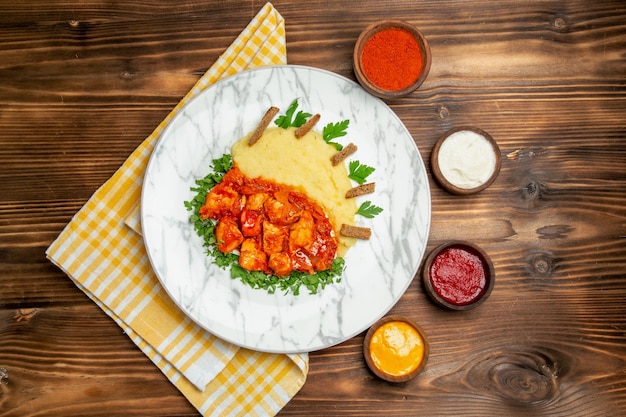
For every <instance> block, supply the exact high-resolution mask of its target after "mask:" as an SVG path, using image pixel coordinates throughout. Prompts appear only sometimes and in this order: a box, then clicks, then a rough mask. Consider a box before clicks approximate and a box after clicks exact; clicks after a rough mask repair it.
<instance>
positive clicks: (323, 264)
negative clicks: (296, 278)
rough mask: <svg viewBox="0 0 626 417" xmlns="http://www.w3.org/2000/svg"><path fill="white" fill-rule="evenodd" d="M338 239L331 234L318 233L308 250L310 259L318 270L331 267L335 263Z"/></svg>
mask: <svg viewBox="0 0 626 417" xmlns="http://www.w3.org/2000/svg"><path fill="white" fill-rule="evenodd" d="M336 251H337V241H336V240H335V239H334V238H332V237H331V236H330V235H326V236H324V235H322V234H320V233H317V234H316V236H315V239H314V240H313V243H312V244H311V247H310V248H309V250H308V254H309V259H310V260H311V263H312V264H313V266H314V267H315V270H317V271H323V270H326V269H329V268H330V267H331V266H332V265H333V260H334V259H335V253H336Z"/></svg>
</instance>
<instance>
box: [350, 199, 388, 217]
mask: <svg viewBox="0 0 626 417" xmlns="http://www.w3.org/2000/svg"><path fill="white" fill-rule="evenodd" d="M382 211H383V209H382V208H381V207H378V206H375V205H373V204H372V202H371V201H365V202H363V204H361V205H360V206H359V209H358V210H357V211H356V214H360V215H361V216H363V217H367V218H368V219H372V218H374V216H376V215H378V214H380V213H381V212H382Z"/></svg>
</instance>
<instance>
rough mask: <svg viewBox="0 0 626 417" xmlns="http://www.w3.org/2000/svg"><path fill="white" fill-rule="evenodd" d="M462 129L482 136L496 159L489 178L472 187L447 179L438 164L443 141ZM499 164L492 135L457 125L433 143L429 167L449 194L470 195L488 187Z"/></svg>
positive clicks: (498, 151) (500, 160)
mask: <svg viewBox="0 0 626 417" xmlns="http://www.w3.org/2000/svg"><path fill="white" fill-rule="evenodd" d="M463 131H470V132H474V133H476V134H478V135H480V136H482V137H484V138H485V139H486V140H487V142H489V143H490V144H491V149H492V150H493V153H494V155H495V159H496V163H495V167H494V169H493V171H492V173H491V175H490V176H489V178H487V179H486V180H485V181H484V182H483V183H482V184H480V185H478V186H475V187H472V188H464V187H461V186H459V185H457V184H453V183H452V182H451V181H449V180H448V178H446V177H445V175H444V174H443V172H442V170H441V167H440V165H439V155H440V150H441V146H442V145H443V143H444V142H445V141H446V140H447V139H448V138H449V137H450V136H452V135H453V134H455V133H458V132H463ZM501 165H502V157H501V155H500V148H499V147H498V144H497V143H496V141H495V140H494V139H493V137H491V135H490V134H489V133H487V132H485V131H484V130H482V129H479V128H476V127H457V128H454V129H451V130H448V131H447V132H446V133H445V134H444V135H443V136H442V137H441V138H440V139H439V140H438V141H437V143H435V146H434V147H433V150H432V152H431V154H430V167H431V169H432V173H433V177H434V178H435V180H436V181H437V183H439V185H440V186H441V187H442V188H443V189H444V190H446V191H448V192H449V193H451V194H456V195H470V194H474V193H477V192H479V191H482V190H484V189H485V188H487V187H489V186H490V185H491V184H492V183H493V182H494V181H495V179H496V177H497V176H498V173H499V172H500V166H501Z"/></svg>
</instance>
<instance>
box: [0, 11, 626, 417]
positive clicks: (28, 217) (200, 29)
mask: <svg viewBox="0 0 626 417" xmlns="http://www.w3.org/2000/svg"><path fill="white" fill-rule="evenodd" d="M263 4H264V1H219V2H218V1H208V0H204V1H186V2H179V4H174V3H172V2H168V1H136V2H104V1H97V0H94V1H80V2H61V1H57V2H49V1H42V0H33V1H29V2H18V1H10V0H0V10H2V13H1V14H0V415H2V416H17V415H20V416H24V415H32V416H34V415H38V416H39V415H46V416H49V415H62V416H88V415H89V416H95V415H103V416H104V415H106V416H112V415H125V416H129V415H137V416H139V415H152V416H173V415H180V416H182V415H197V412H196V410H195V409H194V408H193V407H192V406H191V405H190V404H189V403H188V402H187V400H186V399H185V398H184V397H183V396H182V395H181V394H180V393H179V392H178V391H177V389H176V388H175V387H174V386H172V385H171V384H170V382H169V381H168V380H167V379H166V378H165V377H164V376H163V375H162V374H161V372H160V371H159V370H158V368H156V367H155V366H154V365H153V364H152V363H151V362H150V361H149V360H148V359H147V358H146V357H145V356H144V355H143V354H142V353H141V352H140V351H139V350H138V349H137V348H136V347H135V345H134V344H133V343H132V342H131V341H130V340H129V338H128V337H127V336H126V335H124V334H123V333H122V332H121V330H120V328H119V327H118V326H117V325H116V324H115V323H114V322H113V321H112V320H111V319H109V318H108V316H106V315H105V314H104V313H103V312H102V311H101V310H100V308H99V307H97V306H96V305H95V304H94V303H92V302H91V301H90V300H89V299H88V298H87V297H86V296H85V295H84V294H83V293H82V292H81V291H80V290H79V289H77V288H76V286H75V285H74V284H73V283H72V282H71V281H70V280H69V279H68V278H67V276H66V275H65V274H64V273H63V272H62V271H60V270H59V269H57V268H56V267H54V266H53V265H52V264H51V263H49V262H48V261H47V260H46V258H45V255H44V250H45V249H46V248H47V247H48V245H49V244H50V243H51V242H52V241H53V239H54V238H55V237H56V236H57V235H58V234H59V232H60V231H61V230H62V228H63V227H64V226H65V225H66V224H67V223H68V222H69V220H70V219H71V217H72V215H73V214H74V213H76V212H77V211H78V210H79V209H80V208H81V206H82V205H83V204H84V203H85V202H86V201H87V199H88V198H89V197H90V196H91V194H92V193H93V192H94V191H95V190H96V189H97V188H98V187H99V186H100V185H101V184H103V183H104V182H105V181H106V180H107V179H108V178H109V177H110V176H111V175H112V174H113V172H114V171H115V170H116V169H117V168H118V167H119V166H120V165H121V164H122V162H123V161H124V160H125V159H126V158H127V157H128V155H129V154H130V153H131V152H132V151H133V150H134V149H135V147H137V146H138V145H139V144H140V143H141V141H142V140H143V139H144V138H145V137H146V136H147V135H148V134H149V133H151V131H152V130H153V129H154V128H155V127H156V126H157V125H158V123H159V122H160V121H161V120H162V119H163V118H164V117H165V116H166V115H167V113H168V112H169V111H170V110H171V109H172V108H173V107H174V106H175V105H176V103H177V102H178V101H179V100H180V99H181V98H182V97H183V95H184V94H185V93H186V92H187V91H188V90H189V88H190V87H191V86H192V85H193V83H194V82H195V81H196V80H197V79H198V78H199V76H200V75H201V74H202V73H203V72H204V71H205V70H206V69H207V68H208V67H209V66H210V65H211V64H212V63H213V62H214V61H215V59H216V58H217V57H218V56H219V54H220V53H222V52H223V51H224V49H225V48H226V47H227V46H228V45H229V44H230V43H231V42H232V40H233V39H234V38H235V37H236V36H237V35H238V34H239V32H240V31H241V30H242V29H243V28H244V27H245V25H246V24H247V23H248V22H249V21H250V19H251V18H252V17H253V16H254V14H256V12H257V11H258V10H259V9H260V8H261V7H262V6H263ZM274 6H275V7H276V8H277V9H278V11H279V12H280V13H281V14H282V15H283V16H284V18H285V20H286V28H287V48H288V59H289V62H290V63H291V64H300V65H310V66H314V67H320V68H324V69H328V70H330V71H334V72H336V73H338V74H341V75H344V76H346V77H349V78H352V79H353V78H354V75H353V72H352V64H351V53H352V48H353V46H354V43H355V40H356V38H357V36H358V34H359V33H360V31H361V30H362V29H363V28H364V27H365V26H366V25H367V24H369V23H371V22H373V21H374V20H377V19H380V18H403V19H405V20H408V21H410V22H411V23H414V24H415V25H417V26H418V27H419V28H420V29H421V30H422V31H423V32H424V33H425V35H426V36H427V38H428V40H429V42H430V46H431V49H432V54H433V64H432V68H431V72H430V76H429V77H428V79H427V81H426V83H425V84H424V85H423V86H422V88H421V89H420V90H418V91H417V92H415V93H414V94H412V95H411V96H409V97H407V98H404V99H400V100H396V101H393V102H389V103H388V104H389V105H390V106H391V108H392V109H393V110H394V111H395V112H396V113H397V114H398V116H399V117H400V118H401V119H402V120H403V122H404V123H405V124H406V126H407V128H408V129H409V131H410V132H411V134H412V135H413V137H414V139H415V141H416V143H417V145H418V147H419V150H420V153H421V155H422V157H423V159H424V161H425V162H426V163H427V164H428V161H429V156H430V155H429V154H430V151H431V149H432V146H433V144H434V142H435V141H436V139H437V138H438V137H439V136H440V135H441V134H442V133H443V132H445V131H446V130H447V129H449V128H452V127H455V126H459V125H466V124H470V125H474V126H478V127H481V128H483V129H485V130H487V131H488V132H490V133H491V134H492V135H493V136H494V137H495V138H496V140H497V141H498V143H499V145H500V148H501V151H502V159H503V163H502V170H501V172H500V175H499V177H498V179H497V180H496V182H495V183H494V184H493V185H492V186H491V187H490V188H488V189H487V190H485V191H484V192H482V193H480V194H478V195H475V196H472V197H457V196H452V195H450V194H447V193H446V192H444V191H443V190H442V189H440V188H439V187H438V186H437V185H436V183H434V182H432V179H431V190H432V191H431V192H432V226H431V231H430V239H429V243H428V250H431V249H433V248H434V247H435V246H436V245H438V244H440V243H442V242H444V241H446V240H449V239H459V238H462V239H466V240H469V241H472V242H474V243H476V244H478V245H480V246H481V247H482V248H483V249H485V250H486V251H487V252H488V254H489V255H490V256H491V258H492V261H493V263H494V266H495V270H496V273H497V282H496V287H495V289H494V291H493V293H492V295H491V297H490V299H489V300H488V301H487V302H486V303H485V304H483V305H482V306H480V307H479V308H478V309H476V310H472V311H469V312H461V313H459V312H447V311H443V310H442V309H440V308H438V307H436V306H434V305H433V304H432V303H430V302H429V301H428V300H427V299H426V296H425V295H424V292H423V290H422V288H421V285H420V284H419V281H418V280H417V279H415V280H414V282H413V283H412V285H411V286H410V288H409V289H408V291H407V292H406V294H405V295H404V296H403V297H402V299H401V300H400V301H399V302H398V304H397V305H396V306H395V307H394V308H393V309H392V312H393V313H399V314H404V315H407V316H409V317H411V318H414V319H415V320H417V321H418V322H419V323H420V324H421V325H422V327H423V328H424V329H425V331H426V333H427V334H428V337H429V340H430V343H431V356H430V360H429V362H428V366H427V368H426V370H425V371H424V372H423V373H422V374H421V375H419V376H418V377H417V378H416V379H414V380H412V381H410V382H407V383H402V384H396V385H394V384H389V383H386V382H384V381H382V380H379V379H377V378H376V377H374V376H373V374H372V373H371V372H370V371H369V370H368V369H367V368H366V366H365V363H364V360H363V357H362V353H361V352H362V350H361V349H362V342H363V336H364V335H363V334H361V335H359V336H357V337H355V338H353V339H351V340H348V341H346V342H345V343H342V344H341V345H339V346H335V347H332V348H328V349H324V350H322V351H319V352H315V353H312V354H311V355H310V372H309V375H308V379H307V382H306V384H305V385H304V387H303V388H302V389H301V391H300V392H299V393H298V394H297V395H296V396H295V398H294V399H293V400H292V401H291V402H290V403H289V404H288V405H287V406H286V407H285V408H284V409H283V410H282V411H281V413H280V415H281V416H295V415H301V416H310V415H324V416H332V415H341V416H346V415H384V416H392V415H397V416H400V415H424V416H426V415H429V416H444V415H445V416H460V415H482V416H503V415H513V416H517V415H520V416H521V415H533V416H574V415H584V416H618V415H626V311H625V310H626V4H624V2H622V1H617V0H616V1H597V2H587V1H585V0H572V1H564V0H562V1H513V0H509V1H499V2H495V1H494V2H490V1H473V2H466V1H441V2H440V1H433V2H415V1H408V0H406V1H396V0H394V1H380V0H361V1H359V2H353V1H331V2H318V1H310V2H298V1H294V0H286V1H282V0H276V1H275V2H274ZM429 174H430V172H429Z"/></svg>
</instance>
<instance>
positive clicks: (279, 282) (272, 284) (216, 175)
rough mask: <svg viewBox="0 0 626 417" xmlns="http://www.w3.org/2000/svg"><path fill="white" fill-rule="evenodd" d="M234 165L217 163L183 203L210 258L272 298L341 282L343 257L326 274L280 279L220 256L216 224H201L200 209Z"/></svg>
mask: <svg viewBox="0 0 626 417" xmlns="http://www.w3.org/2000/svg"><path fill="white" fill-rule="evenodd" d="M232 165H233V162H232V158H231V156H230V155H224V156H222V157H221V158H219V159H214V160H213V165H212V167H213V172H211V173H209V174H208V175H207V176H206V177H204V178H202V179H200V180H196V182H195V184H196V186H195V187H192V188H191V191H193V192H195V193H196V195H195V196H194V197H193V199H192V200H191V201H185V202H184V204H185V208H186V209H187V210H188V211H191V212H192V214H191V215H190V216H189V221H190V222H191V223H192V224H193V228H194V230H195V231H196V233H197V234H198V236H200V237H201V238H202V240H203V246H204V247H205V248H206V249H207V254H208V255H209V256H210V257H211V258H212V259H213V263H214V264H215V265H217V266H218V267H220V268H222V269H224V270H227V269H230V275H231V277H232V278H233V279H240V280H241V281H242V282H243V283H244V284H246V285H248V286H250V287H252V288H254V289H263V290H266V291H267V292H268V293H270V294H273V293H274V292H275V291H276V290H277V289H279V290H281V291H283V292H284V293H285V294H286V293H289V292H291V293H292V294H293V295H298V294H300V287H301V286H305V287H306V288H307V289H308V290H309V293H310V294H316V293H317V291H319V290H320V289H323V288H325V287H326V286H327V285H329V284H333V283H338V282H341V275H342V274H343V270H344V260H343V258H340V257H337V258H335V260H334V261H333V264H332V266H331V268H330V269H328V270H326V271H318V272H316V273H314V274H311V275H309V274H308V273H306V272H301V271H293V272H292V273H291V274H290V275H289V276H286V277H278V276H275V275H267V274H265V273H264V272H260V271H248V270H247V269H244V268H242V267H241V266H239V255H237V254H236V253H222V252H220V250H219V249H218V248H217V243H218V242H217V239H216V238H215V225H216V222H215V221H214V220H212V219H206V220H202V219H201V218H200V207H202V206H203V205H204V202H205V200H206V196H207V194H208V193H209V191H211V189H212V188H213V187H215V186H216V185H217V184H218V183H219V182H220V181H222V178H223V177H224V174H226V172H228V170H230V168H231V167H232Z"/></svg>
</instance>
